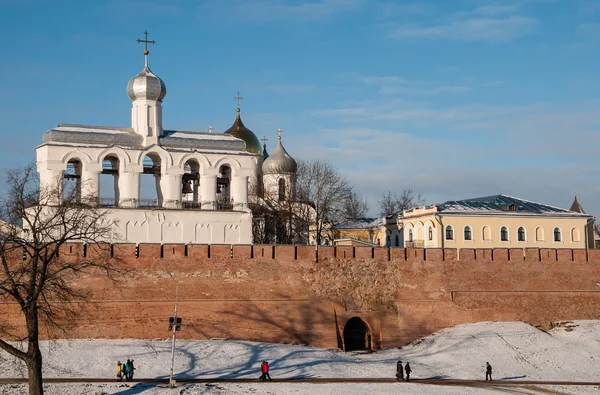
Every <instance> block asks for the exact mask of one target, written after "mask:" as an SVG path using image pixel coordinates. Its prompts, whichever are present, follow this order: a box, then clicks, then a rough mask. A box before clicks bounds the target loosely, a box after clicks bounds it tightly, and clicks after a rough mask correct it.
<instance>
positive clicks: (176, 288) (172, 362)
mask: <svg viewBox="0 0 600 395" xmlns="http://www.w3.org/2000/svg"><path fill="white" fill-rule="evenodd" d="M167 274H168V275H169V277H171V280H173V281H174V282H175V312H174V313H173V342H172V343H171V376H170V377H169V387H171V388H173V387H174V386H175V380H173V366H174V365H175V338H176V337H177V301H178V299H179V282H178V281H176V280H175V279H174V278H173V276H172V275H171V273H169V272H167Z"/></svg>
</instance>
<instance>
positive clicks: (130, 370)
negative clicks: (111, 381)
mask: <svg viewBox="0 0 600 395" xmlns="http://www.w3.org/2000/svg"><path fill="white" fill-rule="evenodd" d="M134 370H135V368H134V367H133V359H132V360H131V361H130V360H127V373H128V374H129V378H128V380H130V381H131V380H133V371H134Z"/></svg>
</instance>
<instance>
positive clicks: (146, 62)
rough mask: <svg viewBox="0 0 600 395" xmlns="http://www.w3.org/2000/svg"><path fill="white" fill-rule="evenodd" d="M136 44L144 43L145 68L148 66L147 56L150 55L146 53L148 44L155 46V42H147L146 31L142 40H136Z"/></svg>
mask: <svg viewBox="0 0 600 395" xmlns="http://www.w3.org/2000/svg"><path fill="white" fill-rule="evenodd" d="M137 42H138V43H144V61H145V64H146V66H148V54H149V53H150V51H148V44H156V41H154V40H148V31H145V32H144V39H143V40H142V39H139V38H138V39H137Z"/></svg>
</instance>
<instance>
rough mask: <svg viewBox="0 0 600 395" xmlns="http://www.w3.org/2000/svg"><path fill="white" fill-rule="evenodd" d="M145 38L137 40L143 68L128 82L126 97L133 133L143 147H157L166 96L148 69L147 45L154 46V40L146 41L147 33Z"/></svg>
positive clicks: (159, 81)
mask: <svg viewBox="0 0 600 395" xmlns="http://www.w3.org/2000/svg"><path fill="white" fill-rule="evenodd" d="M144 36H145V38H144V39H143V40H140V39H138V40H137V41H138V43H142V42H143V43H144V45H145V48H144V68H143V69H142V71H141V72H140V73H139V74H138V75H136V76H135V77H133V78H132V79H131V80H129V83H128V84H127V96H129V98H130V99H131V101H132V102H133V107H132V108H131V127H132V128H133V130H134V132H135V133H137V134H139V135H141V136H142V137H143V138H144V141H143V144H144V146H145V147H148V146H150V145H155V144H156V145H157V144H158V139H159V137H161V136H162V135H163V127H162V100H163V99H164V97H165V95H166V94H167V87H166V86H165V83H164V82H163V81H162V80H161V79H160V78H159V77H158V76H157V75H156V74H154V73H153V72H152V71H151V70H150V68H149V67H148V54H149V53H150V51H148V44H155V43H156V42H155V41H154V40H152V41H148V32H144Z"/></svg>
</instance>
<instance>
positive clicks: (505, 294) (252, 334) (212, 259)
mask: <svg viewBox="0 0 600 395" xmlns="http://www.w3.org/2000/svg"><path fill="white" fill-rule="evenodd" d="M71 247H72V248H71ZM103 250H105V251H107V250H112V255H113V258H111V259H114V261H115V263H117V264H119V265H121V266H123V267H126V268H127V269H130V270H131V272H130V273H128V274H127V275H126V276H125V277H123V278H120V280H121V281H120V282H119V283H118V284H117V283H113V282H111V281H110V280H108V279H106V278H104V277H89V276H88V277H83V278H79V279H78V281H77V285H78V286H81V287H86V288H89V289H91V290H92V291H93V294H94V296H93V300H92V301H90V303H86V304H82V305H81V309H82V310H81V316H80V317H79V318H78V319H77V320H76V322H77V325H76V327H75V328H73V329H72V330H71V331H70V334H69V336H70V337H73V338H123V337H124V338H151V339H154V338H168V337H169V332H167V320H168V317H169V316H171V315H172V312H173V305H174V299H175V283H174V282H173V280H171V278H169V277H168V275H166V272H170V273H171V274H172V275H173V277H174V278H175V279H176V280H177V281H178V282H179V285H178V290H179V292H178V294H179V307H178V311H179V316H181V317H182V318H183V322H184V327H183V330H182V331H181V332H180V333H179V334H178V336H179V337H180V338H187V339H206V338H236V339H250V340H262V341H277V342H280V341H281V342H288V343H302V344H312V345H318V346H325V347H337V346H338V345H339V342H338V335H341V334H342V333H343V329H344V324H345V323H346V321H347V320H348V319H350V318H352V317H355V316H358V317H361V318H362V319H363V320H364V321H365V322H366V323H367V325H368V326H369V329H370V331H371V335H372V344H373V346H374V347H392V346H397V345H402V344H406V343H409V342H411V341H413V340H415V339H417V338H419V337H422V336H426V335H428V334H430V333H432V332H434V331H436V330H439V329H441V328H444V327H449V326H454V325H457V324H462V323H469V322H477V321H500V320H502V321H511V320H521V321H526V322H529V323H532V324H534V325H545V324H548V323H549V322H550V321H557V320H567V319H597V318H599V317H600V287H598V286H596V285H595V283H596V281H600V250H589V251H585V250H568V249H561V250H554V249H541V250H538V249H530V248H528V249H526V250H521V249H510V250H506V249H497V250H490V249H477V250H473V249H464V250H460V251H457V250H453V249H445V250H442V249H427V250H424V249H414V248H410V249H402V248H390V249H388V248H374V249H373V248H370V247H351V246H338V247H320V248H318V249H316V248H315V246H284V245H277V246H271V245H253V246H249V245H234V246H230V245H211V246H207V245H187V246H186V245H178V244H165V245H162V246H161V245H155V244H140V245H139V246H137V248H136V246H135V245H131V244H114V245H113V246H112V247H111V246H104V247H103ZM84 253H87V254H89V255H92V254H95V253H96V252H92V249H91V248H90V249H84V248H83V247H82V246H81V245H73V246H65V247H63V248H62V249H61V258H63V259H64V258H67V259H72V258H75V257H77V256H81V255H83V254H84ZM17 255H18V254H17ZM17 259H18V257H17ZM369 260H376V261H380V262H385V264H386V265H393V266H394V271H395V273H396V278H395V279H390V281H396V282H397V291H396V293H395V302H396V307H397V311H395V310H393V309H389V308H387V309H386V308H381V309H377V308H372V309H369V310H365V311H356V310H354V309H355V307H349V306H345V305H344V304H342V303H337V302H335V301H329V300H320V299H317V298H316V297H315V296H314V295H313V294H312V293H311V291H310V285H311V284H310V273H312V272H313V271H314V270H315V268H316V267H317V265H327V264H331V263H336V262H354V263H355V264H357V265H359V264H362V263H364V262H368V261H369ZM0 315H1V316H2V317H7V318H6V322H8V323H12V324H17V325H18V324H19V323H20V319H21V318H20V314H19V312H18V309H17V306H16V305H14V304H12V303H10V301H8V300H5V301H4V303H2V302H0ZM336 332H337V333H336ZM50 336H51V337H52V336H56V337H64V335H63V334H54V335H53V334H50Z"/></svg>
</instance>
